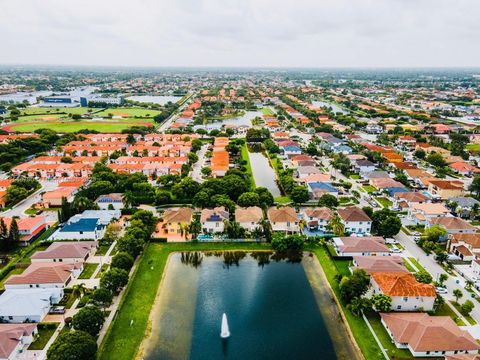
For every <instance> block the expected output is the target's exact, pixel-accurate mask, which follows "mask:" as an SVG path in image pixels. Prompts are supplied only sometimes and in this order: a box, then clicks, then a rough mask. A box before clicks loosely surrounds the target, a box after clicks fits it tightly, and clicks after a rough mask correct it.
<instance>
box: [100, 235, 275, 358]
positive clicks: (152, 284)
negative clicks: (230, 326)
mask: <svg viewBox="0 0 480 360" xmlns="http://www.w3.org/2000/svg"><path fill="white" fill-rule="evenodd" d="M269 249H271V248H270V246H269V245H267V244H255V243H254V244H250V243H244V244H242V243H211V244H210V243H209V244H205V243H186V244H181V243H178V244H158V243H150V244H149V245H147V247H146V248H145V252H144V254H143V255H142V258H141V259H140V261H139V264H138V267H137V269H136V271H135V273H134V274H133V276H132V278H131V279H130V282H129V285H128V287H127V290H126V292H125V295H124V298H123V299H122V302H121V304H120V307H119V312H118V314H117V316H116V318H115V320H114V322H113V323H112V325H111V326H110V328H109V329H108V332H107V334H106V336H105V340H104V342H103V343H102V345H101V347H100V350H99V353H98V357H97V359H99V360H106V359H115V360H131V359H134V358H135V354H136V352H137V350H138V348H139V346H140V344H141V342H142V340H143V338H144V336H145V333H146V332H147V327H148V317H149V315H150V310H151V308H152V305H153V302H154V300H155V297H156V294H157V290H158V286H159V285H160V280H161V279H162V274H163V270H164V269H165V264H166V263H167V259H168V255H169V254H170V253H172V252H175V251H204V250H219V251H221V250H246V251H254V250H269Z"/></svg>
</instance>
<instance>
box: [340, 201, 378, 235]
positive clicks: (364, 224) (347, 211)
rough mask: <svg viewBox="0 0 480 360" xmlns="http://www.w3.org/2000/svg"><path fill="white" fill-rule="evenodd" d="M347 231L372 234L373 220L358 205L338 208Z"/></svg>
mask: <svg viewBox="0 0 480 360" xmlns="http://www.w3.org/2000/svg"><path fill="white" fill-rule="evenodd" d="M337 212H338V215H339V216H340V218H341V220H342V223H343V226H344V228H345V232H346V233H352V234H370V231H371V228H372V220H371V219H370V218H369V217H368V215H367V214H366V213H365V211H363V210H362V209H360V208H359V207H356V206H350V207H346V208H343V209H338V211H337Z"/></svg>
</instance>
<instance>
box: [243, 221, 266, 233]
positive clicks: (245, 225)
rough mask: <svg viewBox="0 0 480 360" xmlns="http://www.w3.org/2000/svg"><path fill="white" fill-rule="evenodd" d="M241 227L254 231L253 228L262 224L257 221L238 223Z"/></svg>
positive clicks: (258, 227) (257, 227) (259, 227)
mask: <svg viewBox="0 0 480 360" xmlns="http://www.w3.org/2000/svg"><path fill="white" fill-rule="evenodd" d="M239 224H240V226H241V227H242V228H244V229H245V230H247V231H254V230H255V229H261V228H262V226H261V225H259V224H258V222H252V221H248V222H241V223H239Z"/></svg>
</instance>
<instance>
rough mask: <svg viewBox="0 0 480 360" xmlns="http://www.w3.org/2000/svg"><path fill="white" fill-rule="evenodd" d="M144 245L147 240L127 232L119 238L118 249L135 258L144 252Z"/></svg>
mask: <svg viewBox="0 0 480 360" xmlns="http://www.w3.org/2000/svg"><path fill="white" fill-rule="evenodd" d="M137 230H140V229H137ZM131 231H132V230H131ZM144 246H145V240H144V239H143V238H141V237H138V236H135V235H133V234H125V236H123V237H122V238H120V239H119V240H118V249H119V250H120V251H123V252H126V253H128V254H130V255H131V256H133V257H134V258H136V257H137V256H138V255H139V254H140V253H141V252H142V250H143V247H144Z"/></svg>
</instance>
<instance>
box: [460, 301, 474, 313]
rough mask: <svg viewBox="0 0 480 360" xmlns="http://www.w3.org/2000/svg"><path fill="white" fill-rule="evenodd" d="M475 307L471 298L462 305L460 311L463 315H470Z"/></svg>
mask: <svg viewBox="0 0 480 360" xmlns="http://www.w3.org/2000/svg"><path fill="white" fill-rule="evenodd" d="M474 307H475V305H474V304H473V302H472V301H471V300H467V301H465V302H464V303H463V304H462V305H461V306H460V313H461V314H462V315H463V316H468V315H470V313H471V312H472V310H473V308H474Z"/></svg>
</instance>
